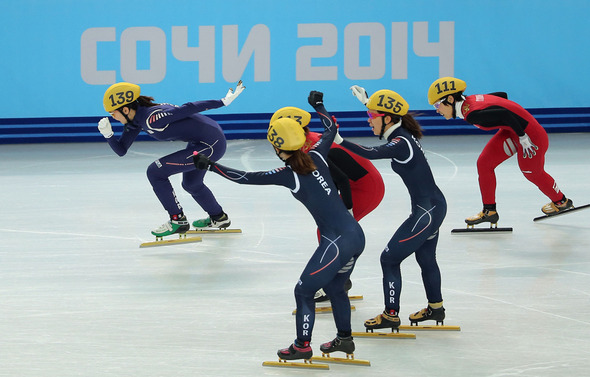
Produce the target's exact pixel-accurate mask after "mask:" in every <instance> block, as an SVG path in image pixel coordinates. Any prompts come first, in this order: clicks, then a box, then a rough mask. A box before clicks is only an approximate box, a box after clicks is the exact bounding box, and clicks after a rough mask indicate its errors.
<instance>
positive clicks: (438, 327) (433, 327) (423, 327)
mask: <svg viewBox="0 0 590 377" xmlns="http://www.w3.org/2000/svg"><path fill="white" fill-rule="evenodd" d="M399 329H400V330H437V331H461V326H446V325H411V326H407V325H401V326H400V327H399Z"/></svg>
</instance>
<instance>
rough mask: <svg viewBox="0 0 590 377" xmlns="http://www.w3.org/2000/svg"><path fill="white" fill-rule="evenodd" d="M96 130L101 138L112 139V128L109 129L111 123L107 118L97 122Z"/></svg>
mask: <svg viewBox="0 0 590 377" xmlns="http://www.w3.org/2000/svg"><path fill="white" fill-rule="evenodd" d="M98 130H99V131H100V133H101V134H102V136H104V137H105V139H108V138H110V137H112V136H113V134H114V132H113V127H111V122H110V121H109V118H102V119H101V120H99V121H98Z"/></svg>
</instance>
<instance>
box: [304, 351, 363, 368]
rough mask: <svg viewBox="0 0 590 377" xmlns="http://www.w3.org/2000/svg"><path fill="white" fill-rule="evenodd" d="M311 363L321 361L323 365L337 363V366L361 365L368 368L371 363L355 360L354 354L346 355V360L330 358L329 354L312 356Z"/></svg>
mask: <svg viewBox="0 0 590 377" xmlns="http://www.w3.org/2000/svg"><path fill="white" fill-rule="evenodd" d="M311 359H312V360H313V361H321V362H325V363H338V364H353V365H363V366H367V367H370V366H371V362H370V361H369V360H361V359H355V358H354V354H347V355H346V358H344V357H332V356H329V354H325V353H323V354H322V356H313V357H312V358H311Z"/></svg>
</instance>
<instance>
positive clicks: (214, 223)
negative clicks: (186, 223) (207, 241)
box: [193, 212, 231, 229]
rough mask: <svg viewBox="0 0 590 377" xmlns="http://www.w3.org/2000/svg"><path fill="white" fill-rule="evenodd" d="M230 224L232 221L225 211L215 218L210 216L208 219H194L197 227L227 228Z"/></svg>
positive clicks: (194, 224)
mask: <svg viewBox="0 0 590 377" xmlns="http://www.w3.org/2000/svg"><path fill="white" fill-rule="evenodd" d="M230 225H231V221H230V220H229V216H227V213H225V212H223V213H222V214H221V215H220V216H217V217H214V218H212V217H211V216H209V217H207V218H206V219H199V220H195V221H193V226H194V227H195V228H196V229H214V228H217V229H225V228H227V227H228V226H230Z"/></svg>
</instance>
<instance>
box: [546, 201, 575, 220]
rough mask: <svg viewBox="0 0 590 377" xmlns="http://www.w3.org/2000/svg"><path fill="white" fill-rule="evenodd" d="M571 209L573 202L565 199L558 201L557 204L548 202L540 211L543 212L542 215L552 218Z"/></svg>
mask: <svg viewBox="0 0 590 377" xmlns="http://www.w3.org/2000/svg"><path fill="white" fill-rule="evenodd" d="M573 207H574V202H573V201H572V200H571V199H567V198H565V199H564V200H560V201H559V202H550V203H547V204H545V205H544V206H543V208H541V211H543V213H544V214H546V215H547V216H552V215H556V214H558V213H559V212H562V211H566V210H568V209H570V208H573Z"/></svg>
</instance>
